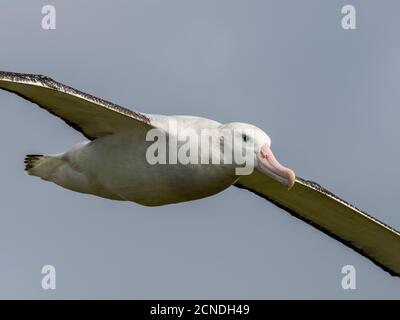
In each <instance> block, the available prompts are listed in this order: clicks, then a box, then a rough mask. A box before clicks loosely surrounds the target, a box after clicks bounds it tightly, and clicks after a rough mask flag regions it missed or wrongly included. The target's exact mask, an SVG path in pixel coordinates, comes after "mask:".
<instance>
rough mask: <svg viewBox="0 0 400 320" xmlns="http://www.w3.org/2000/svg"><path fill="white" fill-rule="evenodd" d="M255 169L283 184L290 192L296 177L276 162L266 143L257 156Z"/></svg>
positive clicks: (291, 171)
mask: <svg viewBox="0 0 400 320" xmlns="http://www.w3.org/2000/svg"><path fill="white" fill-rule="evenodd" d="M257 160H258V163H257V168H258V169H259V170H260V171H261V172H262V173H264V174H266V175H268V176H270V177H271V178H273V179H275V180H277V181H279V182H280V183H282V184H284V185H285V186H287V187H288V190H290V189H291V188H292V187H293V186H294V183H295V181H296V175H295V174H294V172H293V170H291V169H289V168H286V167H284V166H282V165H281V164H280V163H279V162H278V160H276V158H275V156H274V154H273V153H272V151H271V149H270V147H269V145H268V144H267V143H266V144H264V145H263V146H262V147H261V151H260V152H259V154H258V155H257Z"/></svg>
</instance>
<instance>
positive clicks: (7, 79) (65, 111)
mask: <svg viewBox="0 0 400 320" xmlns="http://www.w3.org/2000/svg"><path fill="white" fill-rule="evenodd" d="M0 89H4V90H6V91H9V92H13V93H15V94H17V95H18V96H20V97H22V98H24V99H27V100H29V101H31V102H33V103H35V104H37V105H38V106H39V107H41V108H43V109H45V110H47V111H48V112H50V113H52V114H54V115H56V116H58V117H60V118H61V119H63V120H64V121H65V122H66V123H67V124H69V125H70V126H72V127H73V128H74V129H76V130H78V131H80V132H81V133H82V134H83V135H84V136H86V137H87V138H88V139H90V140H93V139H95V138H98V137H101V136H103V135H107V134H113V133H120V132H127V131H132V133H134V132H135V130H141V129H144V130H146V129H149V128H152V125H151V120H150V118H149V117H148V116H147V115H145V114H142V113H139V112H133V111H131V110H129V109H126V108H124V107H121V106H118V105H116V104H114V103H112V102H108V101H105V100H103V99H100V98H97V97H94V96H92V95H89V94H87V93H84V92H81V91H79V90H76V89H74V88H71V87H69V86H66V85H64V84H62V83H59V82H56V81H54V80H53V79H51V78H49V77H45V76H41V75H34V74H23V73H11V72H3V71H0Z"/></svg>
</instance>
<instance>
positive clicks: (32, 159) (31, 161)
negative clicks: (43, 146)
mask: <svg viewBox="0 0 400 320" xmlns="http://www.w3.org/2000/svg"><path fill="white" fill-rule="evenodd" d="M43 157H44V155H42V154H28V155H26V157H25V160H24V163H25V171H26V172H27V173H30V170H32V169H33V168H35V166H36V165H37V164H38V163H39V162H40V160H41V159H42V158H43Z"/></svg>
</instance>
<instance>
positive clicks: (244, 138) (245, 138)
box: [242, 134, 250, 142]
mask: <svg viewBox="0 0 400 320" xmlns="http://www.w3.org/2000/svg"><path fill="white" fill-rule="evenodd" d="M242 139H243V141H244V142H247V141H249V140H250V138H249V136H248V135H246V134H243V135H242Z"/></svg>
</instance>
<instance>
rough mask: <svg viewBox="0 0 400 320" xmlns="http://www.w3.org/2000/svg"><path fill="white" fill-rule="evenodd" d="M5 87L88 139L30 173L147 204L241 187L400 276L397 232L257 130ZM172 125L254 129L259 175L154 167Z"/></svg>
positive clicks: (70, 91) (217, 167)
mask: <svg viewBox="0 0 400 320" xmlns="http://www.w3.org/2000/svg"><path fill="white" fill-rule="evenodd" d="M0 88H1V89H3V90H6V91H9V92H12V93H14V94H17V95H18V96H20V97H22V98H24V99H26V100H29V101H30V102H32V103H35V104H37V105H38V106H39V107H41V108H43V109H45V110H47V111H48V112H50V113H52V114H53V115H55V116H57V117H59V118H61V119H62V120H64V121H65V122H66V123H67V124H68V125H70V126H71V127H72V128H74V129H76V130H77V131H79V132H81V133H82V134H83V135H84V136H85V137H86V138H87V140H86V141H84V142H82V143H80V144H78V145H76V146H74V147H73V148H72V149H71V150H69V151H67V152H64V153H59V154H52V155H40V154H37V155H27V156H26V158H25V170H26V172H27V173H28V174H29V175H32V176H37V177H40V178H42V179H44V180H47V181H51V182H53V183H56V184H57V185H60V186H62V187H64V188H67V189H70V190H73V191H77V192H81V193H87V194H93V195H96V196H100V197H103V198H108V199H112V200H122V201H123V200H125V201H133V202H136V203H139V204H142V205H146V206H159V205H166V204H172V203H179V202H183V201H191V200H195V199H201V198H204V197H208V196H211V195H213V194H216V193H218V192H221V191H223V190H225V189H226V188H228V187H230V186H235V187H238V188H241V189H246V190H249V191H251V192H253V193H255V194H256V195H258V196H260V197H263V198H264V199H266V200H268V201H270V202H272V203H273V204H275V205H276V206H278V207H279V208H281V209H283V210H285V211H287V212H289V213H290V214H291V215H293V216H295V217H297V218H299V219H301V220H303V221H305V222H306V223H308V224H310V225H312V226H313V227H315V228H317V229H318V230H320V231H322V232H324V233H326V234H328V235H329V236H331V237H333V238H335V239H336V240H338V241H340V242H342V243H343V244H345V245H346V246H348V247H350V248H352V249H354V250H355V251H356V252H358V253H360V254H361V255H363V256H365V257H366V258H368V259H370V260H371V261H372V262H374V263H375V264H376V265H378V266H380V267H381V268H382V269H384V270H385V271H387V272H389V273H390V274H391V275H393V276H400V233H399V231H397V230H395V229H394V228H391V227H390V226H388V225H386V224H384V223H383V222H381V221H379V220H377V219H375V218H374V217H372V216H371V215H369V214H367V213H366V212H364V211H362V210H360V209H358V208H356V207H355V206H353V205H351V204H350V203H348V202H346V201H344V200H342V199H341V198H339V197H338V196H336V195H335V194H333V193H332V192H330V191H328V190H326V189H325V188H323V187H322V186H320V185H319V184H317V183H315V182H312V181H309V180H305V179H302V178H300V177H298V176H297V177H296V176H295V174H294V172H293V171H292V170H291V169H289V168H286V167H284V166H283V165H281V164H280V163H279V162H278V160H277V159H276V158H275V156H274V154H273V153H272V151H271V140H270V138H269V136H268V135H267V134H266V133H265V132H264V131H263V130H261V129H259V128H256V127H255V126H252V125H249V124H244V123H236V122H235V123H228V124H221V123H219V122H217V121H214V120H210V119H206V118H201V117H194V116H164V115H154V114H148V113H141V112H137V111H131V110H129V109H127V108H124V107H121V106H119V105H116V104H114V103H111V102H108V101H106V100H103V99H100V98H97V97H94V96H92V95H90V94H87V93H84V92H81V91H79V90H76V89H74V88H72V87H70V86H67V85H64V84H62V83H59V82H56V81H54V80H53V79H51V78H49V77H46V76H43V75H34V74H21V73H13V72H1V71H0ZM172 120H173V121H174V122H176V123H177V124H178V128H179V130H188V129H192V131H194V132H195V134H199V132H200V129H213V130H214V131H216V132H217V133H218V132H222V131H223V130H228V131H229V130H231V131H232V132H236V131H235V130H241V131H240V132H244V131H245V132H247V131H246V130H247V129H251V131H249V132H250V133H246V134H241V135H240V136H239V139H242V141H241V142H242V144H241V146H242V148H245V151H246V150H247V151H249V149H248V147H247V145H248V144H249V142H251V146H252V147H251V150H250V151H249V152H250V153H249V154H250V155H251V156H252V157H254V170H253V171H252V173H251V174H247V175H238V174H236V171H235V169H237V166H238V165H237V164H236V163H231V164H220V163H219V164H218V163H213V162H210V163H208V164H203V162H201V163H197V164H193V163H191V164H182V163H176V164H169V165H165V164H160V163H157V164H151V163H149V161H148V159H147V158H146V152H147V151H148V149H149V146H150V145H151V143H152V142H151V141H148V140H147V139H146V135H147V134H148V132H149V131H150V130H158V131H159V132H163V133H165V134H166V136H168V138H170V139H172V138H174V136H175V135H176V133H174V132H172V131H171V130H170V128H169V126H168V123H169V122H170V121H172ZM235 134H236V133H234V134H233V135H235ZM175 138H176V137H175ZM232 141H235V139H233V140H232ZM232 141H230V142H228V141H227V140H226V139H225V140H224V139H223V137H222V136H221V137H220V139H217V140H216V142H215V141H214V142H212V143H211V144H210V146H209V148H210V149H211V150H214V151H217V152H220V150H221V146H222V145H224V144H227V143H232V144H233V143H234V142H232ZM202 156H203V155H202V154H200V155H199V157H200V158H201V157H202Z"/></svg>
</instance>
